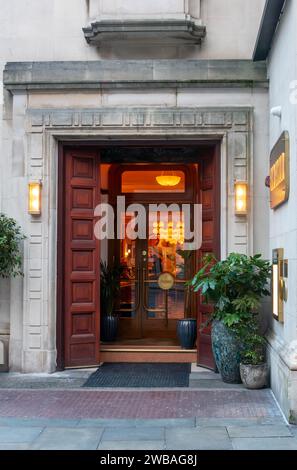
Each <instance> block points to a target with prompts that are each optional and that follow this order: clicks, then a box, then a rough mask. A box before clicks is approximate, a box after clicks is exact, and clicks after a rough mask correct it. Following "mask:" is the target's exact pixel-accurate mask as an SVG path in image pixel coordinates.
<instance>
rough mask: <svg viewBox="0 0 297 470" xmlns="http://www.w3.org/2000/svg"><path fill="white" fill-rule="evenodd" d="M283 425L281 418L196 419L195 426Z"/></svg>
mask: <svg viewBox="0 0 297 470" xmlns="http://www.w3.org/2000/svg"><path fill="white" fill-rule="evenodd" d="M265 424H267V425H268V424H270V425H284V424H285V421H284V418H283V417H282V416H273V417H267V416H266V417H260V418H259V417H249V418H219V417H218V418H201V417H197V418H196V426H197V427H199V426H207V427H213V426H215V427H218V426H223V427H227V426H253V425H265Z"/></svg>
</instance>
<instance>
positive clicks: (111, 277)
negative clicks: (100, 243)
mask: <svg viewBox="0 0 297 470" xmlns="http://www.w3.org/2000/svg"><path fill="white" fill-rule="evenodd" d="M120 274H121V267H120V266H118V265H117V264H113V265H112V266H109V265H108V264H107V263H105V262H101V263H100V303H101V311H102V312H103V313H104V314H105V315H107V316H111V315H112V314H113V311H114V305H115V301H116V298H117V294H118V292H119V290H120Z"/></svg>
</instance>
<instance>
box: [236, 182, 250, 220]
mask: <svg viewBox="0 0 297 470" xmlns="http://www.w3.org/2000/svg"><path fill="white" fill-rule="evenodd" d="M247 205H248V184H247V182H246V181H235V214H236V215H247Z"/></svg>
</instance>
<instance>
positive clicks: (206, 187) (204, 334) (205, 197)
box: [197, 149, 220, 368]
mask: <svg viewBox="0 0 297 470" xmlns="http://www.w3.org/2000/svg"><path fill="white" fill-rule="evenodd" d="M200 201H201V203H202V246H201V249H200V252H199V259H200V260H202V258H203V256H204V255H206V254H207V253H213V254H214V255H215V256H216V257H217V258H219V256H220V174H219V153H218V151H217V149H216V151H214V152H213V154H212V155H209V156H208V157H207V158H204V159H203V160H202V161H201V165H200ZM198 303H199V305H198V322H197V323H198V364H199V365H201V366H204V367H209V368H214V367H215V363H214V359H213V354H212V348H211V336H210V334H211V328H210V326H206V327H204V328H203V330H202V331H201V326H202V325H204V324H205V323H206V322H207V320H208V318H209V315H210V314H211V312H212V307H211V306H210V305H205V304H203V302H202V299H201V297H200V298H199V302H198Z"/></svg>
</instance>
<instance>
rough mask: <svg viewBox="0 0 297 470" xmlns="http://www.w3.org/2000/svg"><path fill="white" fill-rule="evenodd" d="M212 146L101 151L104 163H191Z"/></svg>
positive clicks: (112, 148) (114, 148) (108, 149)
mask: <svg viewBox="0 0 297 470" xmlns="http://www.w3.org/2000/svg"><path fill="white" fill-rule="evenodd" d="M209 149H210V146H195V147H194V146H193V147H181V146H174V147H107V148H103V149H102V150H101V151H100V155H101V162H102V163H137V162H138V163H151V162H164V163H171V162H172V163H191V162H195V161H197V158H198V157H200V156H202V155H203V154H204V153H209Z"/></svg>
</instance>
